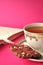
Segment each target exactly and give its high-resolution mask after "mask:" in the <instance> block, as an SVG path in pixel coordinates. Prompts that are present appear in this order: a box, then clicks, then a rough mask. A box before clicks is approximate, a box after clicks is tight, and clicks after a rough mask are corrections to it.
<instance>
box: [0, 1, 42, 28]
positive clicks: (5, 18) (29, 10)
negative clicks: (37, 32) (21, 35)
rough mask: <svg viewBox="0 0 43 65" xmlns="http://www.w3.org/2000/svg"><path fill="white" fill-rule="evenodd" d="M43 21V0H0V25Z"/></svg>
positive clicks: (13, 25)
mask: <svg viewBox="0 0 43 65" xmlns="http://www.w3.org/2000/svg"><path fill="white" fill-rule="evenodd" d="M32 22H43V0H7V1H1V0H0V25H2V26H9V27H21V28H23V27H24V25H26V24H29V23H32Z"/></svg>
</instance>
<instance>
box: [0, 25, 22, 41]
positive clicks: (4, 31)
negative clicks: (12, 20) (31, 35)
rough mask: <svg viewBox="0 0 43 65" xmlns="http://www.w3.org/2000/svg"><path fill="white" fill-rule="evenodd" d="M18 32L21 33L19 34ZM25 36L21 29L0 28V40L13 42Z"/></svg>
mask: <svg viewBox="0 0 43 65" xmlns="http://www.w3.org/2000/svg"><path fill="white" fill-rule="evenodd" d="M18 32H21V33H19V34H18ZM16 33H17V34H18V35H17V34H16ZM22 34H23V30H22V29H19V28H10V27H1V26H0V40H7V39H8V40H13V39H15V38H16V37H18V36H20V35H22Z"/></svg>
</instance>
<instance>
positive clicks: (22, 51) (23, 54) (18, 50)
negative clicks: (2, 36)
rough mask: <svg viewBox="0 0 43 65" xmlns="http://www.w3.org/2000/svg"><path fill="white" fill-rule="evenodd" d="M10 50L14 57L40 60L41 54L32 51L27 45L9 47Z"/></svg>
mask: <svg viewBox="0 0 43 65" xmlns="http://www.w3.org/2000/svg"><path fill="white" fill-rule="evenodd" d="M10 49H11V50H12V51H13V52H14V54H15V55H16V56H18V57H19V58H24V59H29V58H32V59H40V58H41V54H40V53H38V52H36V51H35V50H33V49H32V48H31V47H29V46H27V45H12V44H11V45H10Z"/></svg>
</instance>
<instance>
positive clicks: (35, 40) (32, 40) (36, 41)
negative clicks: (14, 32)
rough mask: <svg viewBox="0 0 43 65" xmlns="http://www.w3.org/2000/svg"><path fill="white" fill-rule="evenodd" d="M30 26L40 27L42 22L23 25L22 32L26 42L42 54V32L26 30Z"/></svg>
mask: <svg viewBox="0 0 43 65" xmlns="http://www.w3.org/2000/svg"><path fill="white" fill-rule="evenodd" d="M30 27H42V30H43V23H32V24H29V25H26V26H25V27H24V34H25V39H26V41H27V44H28V45H30V46H31V47H32V48H33V49H35V50H36V51H38V52H40V53H42V54H43V32H42V33H37V32H36V33H34V32H30V31H29V30H27V29H28V28H30Z"/></svg>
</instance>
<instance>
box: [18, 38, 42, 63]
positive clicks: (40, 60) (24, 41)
mask: <svg viewBox="0 0 43 65" xmlns="http://www.w3.org/2000/svg"><path fill="white" fill-rule="evenodd" d="M18 44H19V45H20V44H24V45H27V42H26V40H25V39H24V40H21V41H20V42H19V43H18ZM28 60H31V61H36V62H43V56H42V58H41V59H28Z"/></svg>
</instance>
